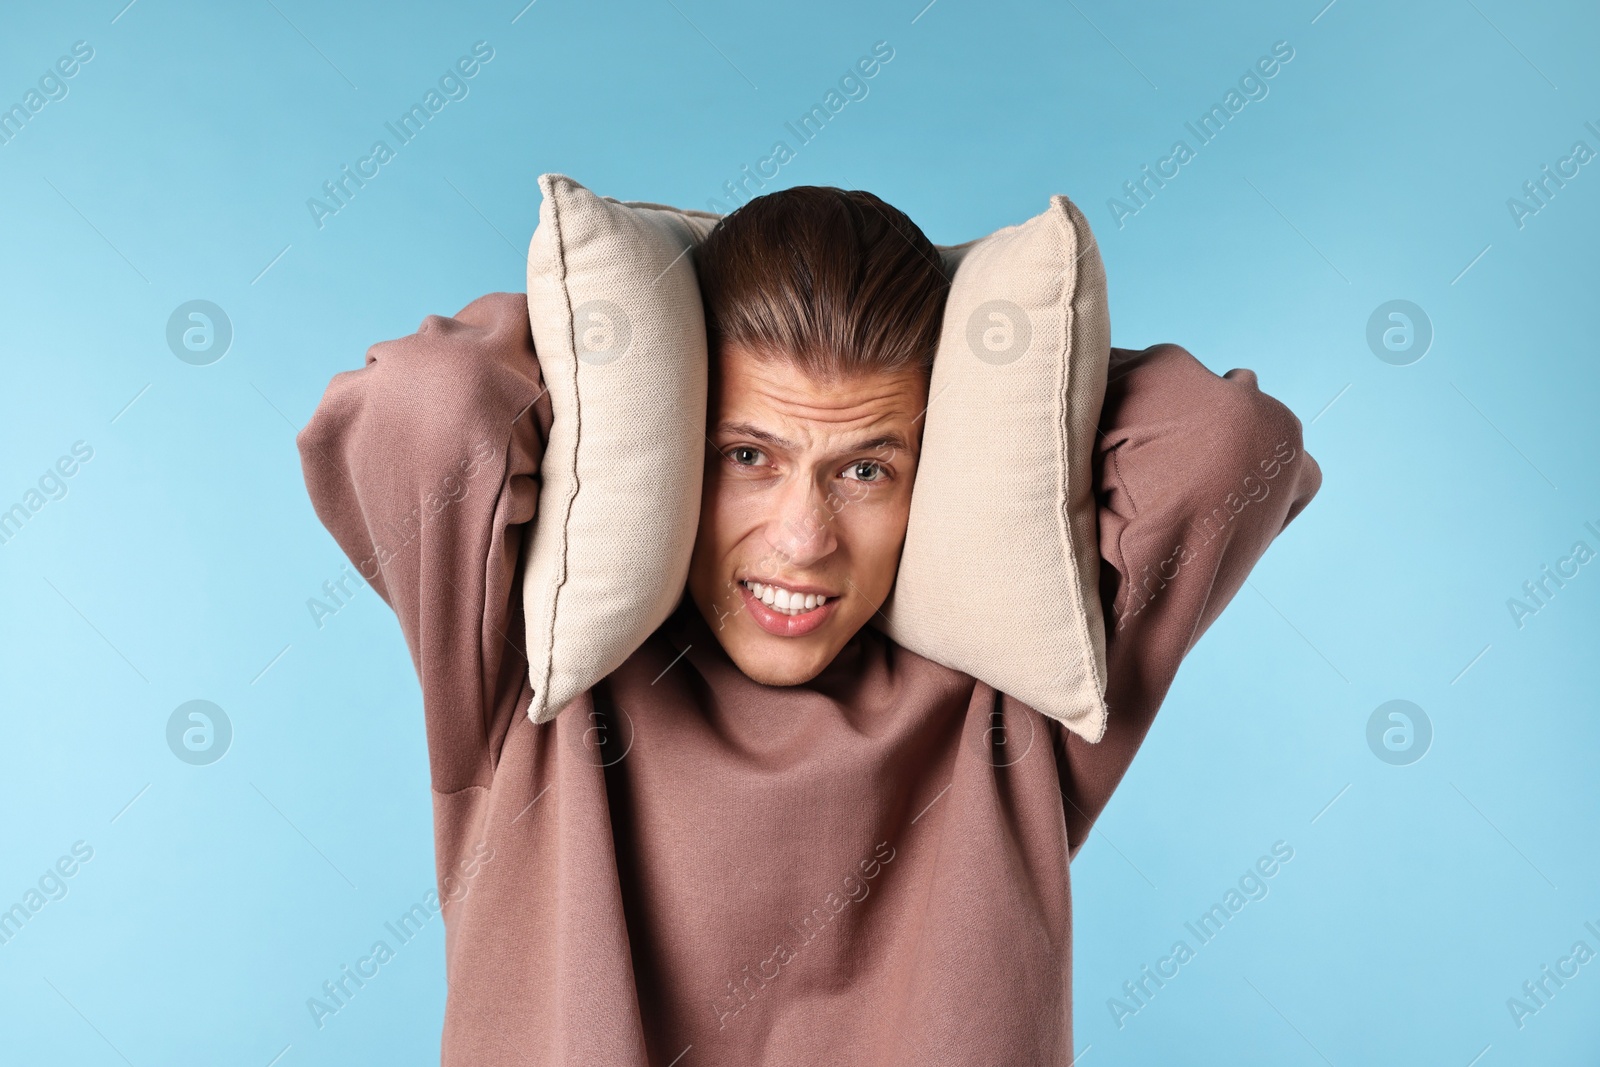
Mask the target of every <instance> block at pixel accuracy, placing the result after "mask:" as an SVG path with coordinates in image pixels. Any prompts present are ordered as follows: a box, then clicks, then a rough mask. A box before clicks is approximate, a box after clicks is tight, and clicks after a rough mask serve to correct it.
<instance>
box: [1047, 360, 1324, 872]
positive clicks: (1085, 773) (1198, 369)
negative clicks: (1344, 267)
mask: <svg viewBox="0 0 1600 1067" xmlns="http://www.w3.org/2000/svg"><path fill="white" fill-rule="evenodd" d="M1109 377H1110V380H1109V382H1108V384H1107V386H1106V399H1105V405H1104V407H1103V408H1102V412H1101V416H1100V436H1099V438H1098V444H1097V447H1096V449H1095V458H1094V466H1095V486H1096V491H1097V500H1098V504H1099V529H1100V555H1101V557H1102V559H1103V561H1104V562H1103V564H1102V566H1101V569H1100V577H1101V581H1100V596H1101V602H1102V604H1103V606H1104V608H1105V619H1106V656H1107V685H1106V703H1107V704H1108V706H1109V714H1108V716H1107V720H1106V732H1105V735H1104V736H1103V737H1102V738H1101V739H1100V741H1099V742H1098V743H1097V744H1092V745H1091V744H1089V743H1087V742H1085V741H1083V740H1082V739H1081V738H1079V737H1078V736H1077V735H1075V734H1070V733H1068V732H1067V731H1064V730H1063V731H1061V735H1063V737H1064V741H1063V744H1064V750H1065V757H1066V758H1065V759H1061V760H1059V761H1058V765H1059V767H1060V773H1061V783H1062V793H1063V795H1064V797H1065V799H1066V803H1065V804H1064V807H1065V809H1066V818H1067V837H1068V841H1069V843H1070V848H1071V852H1072V854H1073V855H1076V854H1077V850H1078V849H1079V848H1081V847H1082V846H1083V842H1084V840H1085V839H1086V838H1087V837H1088V834H1089V829H1090V827H1091V826H1092V825H1093V823H1094V820H1095V819H1096V818H1098V817H1099V815H1100V812H1101V811H1102V810H1103V809H1104V808H1105V805H1106V802H1107V801H1108V800H1109V799H1110V798H1111V793H1112V790H1114V789H1115V788H1116V787H1117V783H1118V782H1120V781H1121V780H1122V775H1123V773H1124V772H1125V771H1127V769H1128V764H1129V763H1130V762H1132V760H1133V756H1134V753H1135V752H1136V751H1138V748H1139V745H1140V743H1141V742H1143V741H1144V737H1145V734H1146V733H1147V732H1148V731H1149V729H1150V723H1151V721H1152V720H1153V719H1154V718H1155V714H1156V711H1157V709H1158V708H1160V706H1161V701H1162V699H1163V698H1164V697H1165V696H1166V694H1167V689H1168V688H1169V687H1170V686H1171V685H1172V679H1173V677H1174V676H1175V675H1176V674H1177V672H1178V664H1179V663H1180V662H1182V660H1183V657H1184V656H1185V655H1186V654H1187V653H1188V651H1189V649H1190V648H1192V647H1194V643H1195V642H1196V641H1198V640H1199V639H1200V635H1201V634H1203V633H1205V631H1206V629H1207V628H1208V627H1210V625H1211V624H1212V623H1213V622H1214V621H1215V620H1216V618H1217V616H1218V615H1219V614H1221V612H1222V609H1223V608H1224V607H1225V606H1227V604H1228V602H1229V601H1230V600H1232V599H1233V595H1234V594H1235V593H1237V592H1238V591H1239V588H1240V586H1242V585H1243V584H1244V580H1245V578H1246V577H1247V576H1248V575H1249V573H1250V569H1251V568H1252V567H1254V566H1255V563H1256V561H1257V560H1258V559H1260V558H1261V556H1262V554H1263V553H1264V552H1265V551H1266V549H1267V546H1268V545H1269V544H1271V542H1272V539H1273V538H1275V537H1277V536H1278V534H1279V533H1281V532H1282V531H1283V528H1284V527H1285V526H1287V525H1288V524H1289V522H1290V521H1291V520H1293V519H1294V517H1295V516H1296V515H1298V514H1300V512H1301V510H1302V509H1303V508H1304V507H1305V506H1306V505H1307V504H1308V503H1310V501H1311V498H1312V496H1314V495H1315V494H1316V492H1317V488H1318V487H1319V486H1320V485H1321V484H1322V472H1321V471H1320V470H1319V469H1318V467H1317V464H1316V461H1315V460H1313V459H1312V458H1311V457H1310V456H1309V455H1307V454H1306V452H1305V448H1304V444H1303V442H1302V441H1301V436H1300V420H1299V419H1297V418H1295V416H1294V414H1293V413H1292V412H1291V411H1290V410H1289V409H1288V408H1287V407H1285V406H1284V405H1283V404H1282V403H1280V402H1279V401H1277V400H1275V399H1273V398H1272V397H1270V396H1268V395H1267V394H1265V393H1263V392H1261V390H1260V389H1259V388H1258V387H1257V385H1256V376H1255V373H1254V372H1252V371H1248V370H1231V371H1229V372H1228V373H1227V374H1226V375H1224V376H1222V377H1218V376H1217V375H1215V374H1213V373H1211V371H1209V370H1207V369H1206V368H1205V367H1204V366H1203V365H1202V364H1201V363H1200V362H1199V361H1198V360H1196V359H1195V358H1194V357H1193V356H1191V355H1190V354H1189V353H1188V352H1186V351H1185V350H1184V349H1182V348H1180V347H1178V346H1177V345H1170V344H1163V345H1155V346H1154V347H1151V348H1147V349H1145V350H1144V351H1142V352H1133V351H1128V350H1125V349H1113V350H1112V359H1111V370H1110V376H1109Z"/></svg>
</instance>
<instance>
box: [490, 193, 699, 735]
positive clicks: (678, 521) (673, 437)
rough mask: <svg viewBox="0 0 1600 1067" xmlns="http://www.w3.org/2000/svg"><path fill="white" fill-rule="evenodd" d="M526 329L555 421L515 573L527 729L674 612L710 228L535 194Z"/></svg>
mask: <svg viewBox="0 0 1600 1067" xmlns="http://www.w3.org/2000/svg"><path fill="white" fill-rule="evenodd" d="M539 189H540V190H541V191H542V192H543V193H544V203H543V205H542V206H541V207H540V208H539V225H538V228H537V229H535V230H534V234H533V240H532V242H531V244H530V245H529V248H528V318H529V321H530V323H531V324H532V332H533V347H534V351H535V352H537V353H538V354H539V365H540V368H541V369H542V370H543V372H544V380H545V385H546V387H547V388H548V389H549V390H550V405H551V409H552V411H553V413H554V415H555V421H554V422H553V423H552V425H551V427H550V440H549V441H548V442H547V443H546V448H545V454H544V462H543V465H542V467H541V468H540V472H539V473H540V475H541V478H542V483H543V484H542V485H541V487H540V490H539V513H538V516H537V517H536V518H535V520H534V532H533V543H532V545H531V546H530V548H529V553H528V559H527V563H526V566H525V569H524V572H523V585H522V600H523V609H524V612H525V614H526V617H527V618H526V622H527V643H528V675H529V679H530V680H531V682H532V683H533V704H532V706H531V707H530V708H529V714H530V715H532V716H533V720H534V721H535V722H547V721H549V720H550V719H552V718H554V717H555V715H556V712H558V711H560V710H561V709H562V708H563V707H565V706H566V705H567V704H568V703H569V702H570V701H572V700H573V698H575V697H577V696H578V695H579V694H580V693H582V692H583V691H584V690H586V689H588V688H589V687H591V686H593V685H594V684H595V683H596V682H598V681H599V680H600V679H601V678H604V677H605V676H606V675H607V674H610V673H611V672H612V671H614V670H616V668H617V667H619V666H621V664H622V661H623V660H625V659H627V658H628V656H630V655H632V654H633V652H634V650H635V649H637V648H638V647H639V646H640V645H641V644H643V643H644V640H645V638H646V637H648V636H649V635H650V633H651V631H653V630H654V629H655V628H656V627H658V626H660V625H661V623H662V622H664V621H665V620H666V618H667V616H668V615H670V614H671V613H672V609H673V608H674V607H675V606H676V605H677V603H678V599H679V597H680V596H681V595H682V593H683V587H684V583H685V582H686V581H687V579H688V574H689V556H690V553H691V551H692V550H693V548H694V536H695V526H696V524H697V522H698V520H699V513H700V480H701V470H702V467H703V463H704V456H705V452H704V449H705V419H706V334H705V318H704V313H703V312H702V311H701V304H700V290H699V287H698V285H697V283H696V281H695V276H694V266H693V264H692V263H691V262H690V261H691V258H692V257H691V256H689V255H688V254H686V253H687V251H688V249H689V248H690V247H691V246H692V245H693V244H694V243H695V242H697V241H698V240H699V239H700V238H702V237H704V236H705V235H706V234H707V233H709V232H710V231H711V228H712V227H713V226H714V225H716V221H717V216H715V215H708V214H706V213H704V212H699V211H678V210H675V209H673V208H663V207H658V206H655V205H647V204H623V203H619V202H618V201H616V200H612V199H610V198H609V197H607V198H602V197H597V196H595V195H594V194H593V193H591V192H590V191H589V190H587V189H585V188H584V187H583V186H581V185H579V184H578V183H577V182H575V181H573V180H572V179H571V178H567V177H564V176H562V175H560V174H545V175H542V176H541V177H540V178H539Z"/></svg>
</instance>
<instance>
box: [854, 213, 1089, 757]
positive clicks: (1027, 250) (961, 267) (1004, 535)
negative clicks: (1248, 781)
mask: <svg viewBox="0 0 1600 1067" xmlns="http://www.w3.org/2000/svg"><path fill="white" fill-rule="evenodd" d="M940 253H941V254H942V255H943V256H944V261H945V267H946V270H947V272H948V273H949V274H950V275H951V285H950V296H949V301H948V303H947V304H946V306H945V313H944V322H943V325H942V326H941V328H940V334H939V348H938V353H937V355H936V356H935V357H934V366H933V381H932V383H931V385H930V388H929V392H928V396H929V398H930V399H929V405H928V411H927V414H926V415H925V416H924V424H923V431H922V455H921V458H920V460H919V462H918V465H917V480H916V485H915V487H914V488H913V490H912V494H911V520H910V524H909V526H908V527H907V530H906V543H905V549H904V551H903V552H902V554H901V557H900V572H899V575H898V577H897V578H896V580H895V586H894V592H893V594H892V595H891V597H890V599H889V602H888V603H887V604H885V605H884V607H883V615H884V617H885V618H886V619H887V620H888V625H887V626H886V627H884V631H885V632H886V633H887V634H888V635H889V636H890V637H891V638H893V639H894V640H895V641H896V642H897V643H898V644H900V645H902V646H904V647H905V648H908V649H910V650H911V651H913V652H915V653H917V654H918V655H920V656H925V657H926V658H928V659H931V660H933V661H934V662H936V663H942V664H944V665H945V666H948V667H954V668H956V669H957V670H961V671H964V672H966V673H967V674H970V675H972V676H974V677H976V678H979V679H981V680H982V681H984V682H987V683H989V684H990V685H992V686H994V688H996V689H998V690H1000V691H1001V692H1003V693H1006V694H1007V695H1009V696H1012V697H1015V698H1016V699H1018V700H1020V701H1022V702H1023V703H1024V704H1027V705H1028V706H1030V707H1032V708H1034V709H1035V710H1037V711H1039V712H1041V713H1043V714H1045V715H1049V716H1050V717H1051V718H1054V719H1057V720H1059V721H1060V722H1061V723H1062V725H1064V726H1066V727H1067V728H1068V729H1070V730H1072V731H1073V732H1074V733H1076V734H1078V735H1079V736H1081V737H1083V738H1084V739H1085V740H1087V741H1098V740H1099V739H1100V736H1101V734H1102V733H1103V732H1104V730H1105V720H1106V706H1105V688H1106V666H1105V664H1106V651H1105V623H1104V620H1103V618H1102V617H1101V608H1100V594H1099V568H1100V550H1099V541H1098V538H1097V536H1096V532H1095V501H1094V493H1093V484H1092V474H1091V471H1090V460H1091V458H1092V455H1093V451H1094V435H1095V425H1096V422H1097V421H1098V419H1099V417H1100V404H1101V401H1102V400H1103V399H1104V396H1105V387H1106V367H1107V364H1108V363H1109V361H1110V358H1111V319H1110V315H1109V314H1108V312H1107V308H1106V280H1105V267H1104V266H1103V264H1102V263H1101V261H1100V250H1099V248H1098V247H1097V245H1096V244H1095V240H1094V235H1093V234H1092V233H1091V232H1090V230H1089V224H1088V221H1087V220H1085V219H1084V217H1083V213H1082V212H1080V211H1079V210H1078V209H1077V207H1076V206H1074V205H1073V204H1072V202H1071V201H1070V200H1068V199H1067V198H1066V197H1064V196H1055V197H1052V198H1051V200H1050V207H1049V209H1048V210H1047V211H1045V212H1044V213H1043V214H1041V215H1039V216H1037V217H1036V218H1032V219H1029V220H1028V221H1027V222H1025V223H1022V224H1021V225H1020V226H1011V227H1007V228H1006V229H1003V230H1000V231H998V232H996V233H994V234H991V235H990V236H988V237H985V238H982V239H981V240H977V241H970V242H968V243H967V244H964V245H957V246H954V247H948V248H941V249H940Z"/></svg>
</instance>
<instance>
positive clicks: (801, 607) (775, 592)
mask: <svg viewBox="0 0 1600 1067" xmlns="http://www.w3.org/2000/svg"><path fill="white" fill-rule="evenodd" d="M739 584H740V585H742V586H744V587H745V588H746V589H748V590H750V595H751V596H753V597H755V598H756V599H757V600H759V601H761V603H763V604H765V605H766V606H767V607H769V608H771V609H772V610H773V611H776V612H777V613H778V614H780V615H802V614H804V613H805V612H808V611H811V610H812V609H813V608H820V607H821V606H822V605H824V604H826V603H827V602H828V600H829V598H828V597H827V596H826V595H825V594H821V593H802V592H800V591H799V590H798V589H787V588H785V587H784V586H781V585H773V584H771V583H768V582H752V581H744V582H740V583H739Z"/></svg>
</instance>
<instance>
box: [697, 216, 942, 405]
mask: <svg viewBox="0 0 1600 1067" xmlns="http://www.w3.org/2000/svg"><path fill="white" fill-rule="evenodd" d="M694 257H695V270H696V272H697V274H698V275H699V279H700V293H701V297H702V299H703V301H704V303H705V313H706V335H707V341H708V342H709V344H710V347H711V353H712V358H713V361H715V359H716V357H717V355H718V354H719V353H720V352H722V351H724V350H726V348H727V346H737V347H739V348H742V349H744V350H746V351H748V352H750V353H751V354H752V355H754V356H756V357H757V358H761V359H782V360H787V361H790V362H793V363H795V364H797V365H799V366H800V367H801V368H802V369H803V370H805V371H807V372H808V373H810V374H813V375H816V376H817V377H819V378H822V379H823V380H836V379H838V378H840V377H843V376H845V375H848V374H851V373H856V372H861V371H892V370H898V369H899V368H901V367H904V366H906V365H908V364H916V365H920V366H922V367H924V368H926V369H931V368H932V366H933V354H934V349H935V348H936V347H937V345H938V341H939V322H940V319H941V318H943V316H944V303H945V296H946V295H947V294H948V292H949V288H950V282H949V278H948V277H947V276H946V274H945V271H944V265H943V261H942V260H941V259H940V257H939V252H938V250H937V249H936V248H934V246H933V243H932V242H931V241H929V240H928V238H927V236H926V235H925V234H923V232H922V231H921V230H920V229H918V228H917V224H916V223H914V222H912V221H911V220H910V219H909V218H907V217H906V215H905V213H904V212H902V211H900V210H898V209H896V208H894V207H891V206H890V205H888V204H886V203H884V202H883V201H882V200H880V199H878V198H877V197H876V196H873V195H872V194H871V193H868V192H863V191H861V190H848V191H847V190H844V189H837V188H834V187H832V186H816V185H802V186H797V187H795V188H792V189H784V190H780V191H778V192H773V193H768V194H766V195H765V196H758V197H756V198H755V199H754V200H751V201H750V202H748V203H746V204H744V205H743V206H741V207H740V208H738V210H736V211H734V212H733V213H732V214H729V215H727V216H725V217H724V218H723V219H722V220H720V221H719V222H718V223H717V225H716V227H715V228H714V229H713V230H712V231H711V233H710V234H708V235H707V236H706V238H705V240H704V241H702V242H701V243H700V245H699V246H698V247H697V248H696V249H695V252H694Z"/></svg>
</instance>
